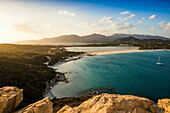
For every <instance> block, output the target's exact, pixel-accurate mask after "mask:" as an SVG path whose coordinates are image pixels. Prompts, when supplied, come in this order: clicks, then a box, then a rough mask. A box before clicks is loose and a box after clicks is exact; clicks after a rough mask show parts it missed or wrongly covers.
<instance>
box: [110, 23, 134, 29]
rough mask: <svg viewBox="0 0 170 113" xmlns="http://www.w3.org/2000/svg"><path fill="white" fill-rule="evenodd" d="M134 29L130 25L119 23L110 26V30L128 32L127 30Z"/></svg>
mask: <svg viewBox="0 0 170 113" xmlns="http://www.w3.org/2000/svg"><path fill="white" fill-rule="evenodd" d="M132 28H133V25H131V24H129V23H118V22H115V23H112V24H111V25H110V26H109V29H111V30H126V29H132Z"/></svg>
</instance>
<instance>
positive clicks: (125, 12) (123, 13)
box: [120, 11, 131, 15]
mask: <svg viewBox="0 0 170 113" xmlns="http://www.w3.org/2000/svg"><path fill="white" fill-rule="evenodd" d="M130 13H131V12H130V11H124V12H120V14H122V15H125V14H130Z"/></svg>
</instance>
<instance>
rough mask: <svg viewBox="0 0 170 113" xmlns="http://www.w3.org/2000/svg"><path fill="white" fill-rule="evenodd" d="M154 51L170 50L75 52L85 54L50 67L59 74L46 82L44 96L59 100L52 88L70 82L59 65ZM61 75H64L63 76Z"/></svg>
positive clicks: (136, 49)
mask: <svg viewBox="0 0 170 113" xmlns="http://www.w3.org/2000/svg"><path fill="white" fill-rule="evenodd" d="M152 51H170V49H154V50H138V48H135V49H119V50H98V51H74V52H84V53H83V54H80V55H77V56H74V57H70V58H69V59H66V60H64V61H62V62H58V63H56V64H54V65H53V66H49V67H50V68H52V69H53V70H54V71H56V73H57V74H56V77H55V78H53V79H52V80H50V81H49V82H46V89H45V92H43V96H44V97H47V96H48V97H49V98H50V100H52V99H54V98H58V97H56V96H55V95H54V94H53V92H52V87H53V86H55V85H57V84H58V83H59V82H65V83H68V82H69V81H68V78H66V76H65V73H63V72H59V71H58V69H57V68H55V67H57V66H58V65H61V64H64V63H67V62H70V61H74V60H79V59H82V58H85V57H91V56H96V55H97V56H98V55H109V54H117V53H134V52H152ZM47 66H48V65H47ZM59 73H62V76H61V74H59Z"/></svg>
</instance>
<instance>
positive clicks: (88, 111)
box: [58, 94, 164, 113]
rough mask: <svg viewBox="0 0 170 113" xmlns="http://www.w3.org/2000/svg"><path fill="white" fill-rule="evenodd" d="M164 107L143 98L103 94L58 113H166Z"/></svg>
mask: <svg viewBox="0 0 170 113" xmlns="http://www.w3.org/2000/svg"><path fill="white" fill-rule="evenodd" d="M161 104H162V103H161ZM163 107H164V106H163ZM163 107H162V108H161V107H160V106H158V105H157V104H155V102H153V101H151V100H149V99H146V98H142V97H136V96H132V95H117V94H101V95H97V96H94V97H93V98H91V99H89V100H87V101H85V102H83V103H82V104H81V105H79V106H78V107H74V108H71V107H69V106H67V105H66V106H64V107H63V108H62V109H60V110H59V111H58V113H117V112H121V113H127V112H130V113H151V112H152V113H164V109H163Z"/></svg>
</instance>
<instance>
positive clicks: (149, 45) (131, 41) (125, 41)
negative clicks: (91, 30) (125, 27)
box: [80, 37, 170, 49]
mask: <svg viewBox="0 0 170 113" xmlns="http://www.w3.org/2000/svg"><path fill="white" fill-rule="evenodd" d="M121 45H122V46H134V47H139V49H170V40H161V39H143V40H140V39H136V38H133V37H126V38H119V39H116V40H114V41H113V42H104V43H100V44H90V45H80V46H86V47H98V46H121Z"/></svg>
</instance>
